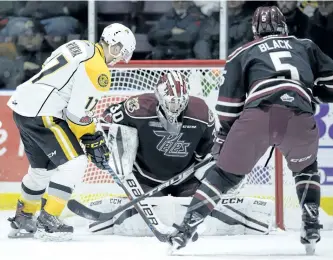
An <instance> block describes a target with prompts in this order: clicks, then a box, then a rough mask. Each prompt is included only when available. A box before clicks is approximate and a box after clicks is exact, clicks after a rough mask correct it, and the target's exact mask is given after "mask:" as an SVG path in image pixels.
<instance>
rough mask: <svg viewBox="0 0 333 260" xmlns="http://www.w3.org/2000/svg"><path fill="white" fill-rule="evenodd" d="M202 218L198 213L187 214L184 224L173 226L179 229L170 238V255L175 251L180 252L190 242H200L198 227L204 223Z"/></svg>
mask: <svg viewBox="0 0 333 260" xmlns="http://www.w3.org/2000/svg"><path fill="white" fill-rule="evenodd" d="M203 220H204V219H203V218H202V216H201V215H200V214H199V213H197V212H192V213H187V214H186V216H185V218H184V221H183V223H182V224H181V225H180V226H178V225H176V224H173V227H174V228H176V229H177V231H175V233H173V234H171V235H170V237H169V243H170V244H171V247H170V248H169V254H172V253H173V252H174V251H175V250H179V249H181V248H183V247H185V246H186V245H187V243H188V242H189V241H192V242H195V241H197V240H198V233H197V232H196V230H197V227H198V226H199V225H200V224H201V223H202V222H203Z"/></svg>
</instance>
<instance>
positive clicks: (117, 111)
mask: <svg viewBox="0 0 333 260" xmlns="http://www.w3.org/2000/svg"><path fill="white" fill-rule="evenodd" d="M157 104H158V101H157V99H156V97H155V95H154V94H142V95H138V96H133V97H131V98H129V99H127V100H126V101H124V102H121V103H119V104H114V105H111V106H110V107H109V108H107V109H106V110H105V111H104V113H103V118H104V121H106V122H109V123H116V124H121V125H126V126H130V127H134V128H136V129H137V130H138V137H139V148H138V151H137V156H136V162H135V164H134V170H136V171H137V173H139V174H140V175H141V177H144V178H147V179H150V180H152V181H155V182H162V181H165V180H167V179H169V178H171V177H173V176H174V175H176V174H177V173H180V172H181V171H183V170H185V169H186V168H187V167H189V166H190V165H191V164H192V163H195V161H196V160H201V159H202V158H204V157H205V156H206V155H207V154H208V153H210V150H211V147H212V145H213V130H214V129H215V121H214V115H213V113H212V112H211V111H210V110H209V108H208V106H207V105H206V103H205V102H204V101H203V100H202V99H200V98H197V97H192V96H191V97H190V100H189V104H188V107H187V109H186V111H185V113H184V116H183V125H182V129H181V131H180V132H179V134H178V135H170V134H169V133H168V132H166V130H165V129H164V128H163V126H162V125H161V123H160V122H159V120H158V118H157V115H156V107H157ZM128 138H130V137H128Z"/></svg>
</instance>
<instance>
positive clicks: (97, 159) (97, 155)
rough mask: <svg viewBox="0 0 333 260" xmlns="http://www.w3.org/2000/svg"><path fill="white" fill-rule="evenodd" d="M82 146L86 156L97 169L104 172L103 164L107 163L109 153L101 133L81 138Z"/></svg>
mask: <svg viewBox="0 0 333 260" xmlns="http://www.w3.org/2000/svg"><path fill="white" fill-rule="evenodd" d="M81 141H82V144H83V145H84V146H85V148H86V154H87V156H88V158H89V160H91V161H92V162H93V163H94V164H95V165H96V166H97V167H98V168H99V169H101V170H105V167H104V166H103V163H105V162H109V158H110V151H109V149H108V147H107V146H106V143H105V139H104V136H103V134H102V132H101V131H97V132H96V133H95V134H93V135H90V134H87V135H84V136H82V137H81Z"/></svg>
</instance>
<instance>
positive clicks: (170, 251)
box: [167, 244, 179, 256]
mask: <svg viewBox="0 0 333 260" xmlns="http://www.w3.org/2000/svg"><path fill="white" fill-rule="evenodd" d="M178 247H179V245H178V244H173V245H170V246H169V247H168V250H167V255H169V256H171V255H173V254H174V252H176V251H177V250H178Z"/></svg>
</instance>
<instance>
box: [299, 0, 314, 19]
mask: <svg viewBox="0 0 333 260" xmlns="http://www.w3.org/2000/svg"><path fill="white" fill-rule="evenodd" d="M298 2H299V3H300V5H299V9H300V10H301V11H302V12H303V13H304V14H305V15H307V16H308V17H312V16H313V13H314V11H315V10H316V9H317V7H318V1H305V0H302V1H298Z"/></svg>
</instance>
